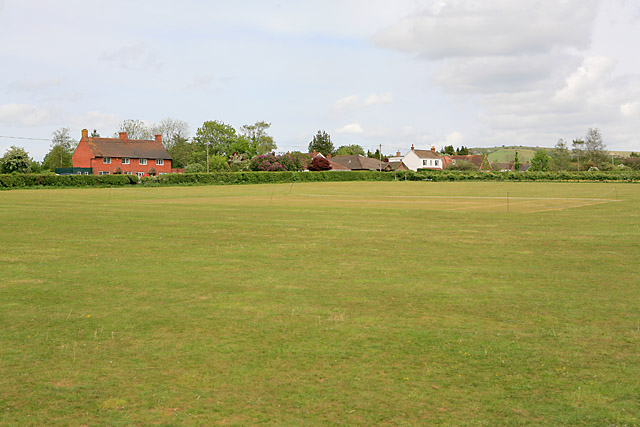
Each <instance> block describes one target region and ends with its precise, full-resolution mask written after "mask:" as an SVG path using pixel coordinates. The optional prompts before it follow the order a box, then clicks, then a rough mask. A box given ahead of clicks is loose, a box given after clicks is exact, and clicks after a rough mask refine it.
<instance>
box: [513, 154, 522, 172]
mask: <svg viewBox="0 0 640 427" xmlns="http://www.w3.org/2000/svg"><path fill="white" fill-rule="evenodd" d="M513 170H514V171H516V172H520V159H518V152H517V151H516V158H515V160H514V162H513Z"/></svg>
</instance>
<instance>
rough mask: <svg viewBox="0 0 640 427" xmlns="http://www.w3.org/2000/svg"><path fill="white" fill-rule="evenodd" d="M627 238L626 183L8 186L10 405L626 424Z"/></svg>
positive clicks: (75, 420)
mask: <svg viewBox="0 0 640 427" xmlns="http://www.w3.org/2000/svg"><path fill="white" fill-rule="evenodd" d="M507 195H508V198H507ZM639 239H640V185H634V184H615V185H614V184H595V183H594V184H569V183H544V184H543V183H494V182H489V183H428V182H386V183H368V182H357V183H318V184H313V183H309V184H293V185H292V184H282V185H256V186H249V185H247V186H211V187H204V186H202V187H164V188H113V189H108V188H103V189H67V190H16V191H4V192H0V242H1V245H2V250H1V251H0V325H2V327H1V328H0V424H2V425H20V426H22V425H131V424H134V425H148V424H152V425H183V424H187V425H211V424H214V425H215V424H231V425H246V424H258V423H265V424H272V425H319V424H320V425H322V424H327V425H338V424H341V425H433V424H446V425H487V426H493V425H619V426H622V425H640V400H639V398H638V396H640V306H639V302H640V286H639V284H640V272H639V269H638V261H639V260H640V245H639V244H638V242H639Z"/></svg>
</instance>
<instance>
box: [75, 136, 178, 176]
mask: <svg viewBox="0 0 640 427" xmlns="http://www.w3.org/2000/svg"><path fill="white" fill-rule="evenodd" d="M72 159H73V167H74V168H91V170H92V173H93V175H109V174H111V175H112V174H125V175H138V176H139V177H142V176H144V175H152V176H153V175H160V174H165V173H171V172H172V170H171V156H170V155H169V153H168V152H167V150H166V149H165V148H164V145H162V137H161V136H160V135H156V138H155V140H154V141H145V140H136V139H128V138H127V133H126V132H120V137H119V138H99V137H95V138H94V137H90V136H89V131H88V130H87V129H83V130H82V139H81V140H80V142H79V143H78V147H77V148H76V151H74V152H73V157H72ZM174 172H175V170H174Z"/></svg>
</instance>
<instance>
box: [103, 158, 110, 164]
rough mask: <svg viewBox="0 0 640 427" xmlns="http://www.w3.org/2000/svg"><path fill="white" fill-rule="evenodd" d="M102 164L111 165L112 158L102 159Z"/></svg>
mask: <svg viewBox="0 0 640 427" xmlns="http://www.w3.org/2000/svg"><path fill="white" fill-rule="evenodd" d="M102 163H104V164H105V165H110V164H111V157H103V158H102Z"/></svg>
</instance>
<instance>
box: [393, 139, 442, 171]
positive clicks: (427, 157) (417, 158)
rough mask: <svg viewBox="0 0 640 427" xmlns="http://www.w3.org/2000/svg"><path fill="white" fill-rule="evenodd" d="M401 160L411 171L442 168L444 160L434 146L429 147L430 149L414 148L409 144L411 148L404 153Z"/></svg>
mask: <svg viewBox="0 0 640 427" xmlns="http://www.w3.org/2000/svg"><path fill="white" fill-rule="evenodd" d="M402 162H403V163H404V164H405V166H406V167H407V168H409V169H410V170H412V171H417V170H418V169H433V170H442V169H444V161H443V160H442V157H441V156H440V155H439V154H438V153H436V147H431V150H416V149H415V148H414V146H413V145H411V150H410V151H409V152H408V153H407V154H405V156H404V157H403V158H402Z"/></svg>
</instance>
